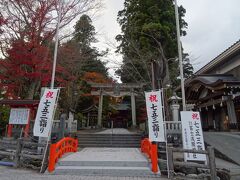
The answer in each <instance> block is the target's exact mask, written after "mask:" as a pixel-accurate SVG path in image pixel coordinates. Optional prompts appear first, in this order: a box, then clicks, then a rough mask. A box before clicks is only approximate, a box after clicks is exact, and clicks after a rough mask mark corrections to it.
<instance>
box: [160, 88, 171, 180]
mask: <svg viewBox="0 0 240 180" xmlns="http://www.w3.org/2000/svg"><path fill="white" fill-rule="evenodd" d="M161 91H162V93H161V95H162V104H163V106H162V107H163V120H164V124H163V125H164V135H165V145H166V147H165V148H166V159H167V172H168V179H169V178H170V173H169V164H168V141H167V127H166V113H165V108H164V105H165V103H164V97H165V96H164V88H162V89H161Z"/></svg>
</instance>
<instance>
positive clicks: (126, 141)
mask: <svg viewBox="0 0 240 180" xmlns="http://www.w3.org/2000/svg"><path fill="white" fill-rule="evenodd" d="M78 142H79V143H83V144H88V143H92V142H93V143H95V142H99V143H126V144H131V143H137V144H140V142H141V141H135V140H94V139H88V140H86V139H85V140H79V141H78Z"/></svg>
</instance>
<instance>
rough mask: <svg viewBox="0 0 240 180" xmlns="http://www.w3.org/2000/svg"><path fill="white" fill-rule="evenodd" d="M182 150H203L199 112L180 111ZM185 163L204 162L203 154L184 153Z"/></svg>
mask: <svg viewBox="0 0 240 180" xmlns="http://www.w3.org/2000/svg"><path fill="white" fill-rule="evenodd" d="M181 122H182V139H183V148H184V149H193V150H205V146H204V141H203V131H202V125H201V119H200V114H199V112H193V111H181ZM184 160H185V161H206V155H205V154H194V153H184Z"/></svg>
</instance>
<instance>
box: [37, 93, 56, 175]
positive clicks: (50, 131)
mask: <svg viewBox="0 0 240 180" xmlns="http://www.w3.org/2000/svg"><path fill="white" fill-rule="evenodd" d="M59 94H60V89H59V91H58V93H57V98H56V101H55V105H54V110H53V115H52V118H51V122H50V123H51V124H50V130H49V134H48V138H47V144H46V147H45V150H44V154H43V160H42V165H41V169H40V173H42V172H43V166H44V163H45V159H46V156H47V149H48V145H49V142H50V141H51V134H52V124H53V120H54V116H55V112H56V109H57V103H58V98H59Z"/></svg>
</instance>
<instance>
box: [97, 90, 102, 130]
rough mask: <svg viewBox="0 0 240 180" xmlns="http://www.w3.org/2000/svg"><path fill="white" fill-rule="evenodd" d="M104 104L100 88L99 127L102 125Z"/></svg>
mask: <svg viewBox="0 0 240 180" xmlns="http://www.w3.org/2000/svg"><path fill="white" fill-rule="evenodd" d="M102 106H103V92H102V90H100V95H99V103H98V123H97V125H98V127H99V128H101V127H102Z"/></svg>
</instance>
